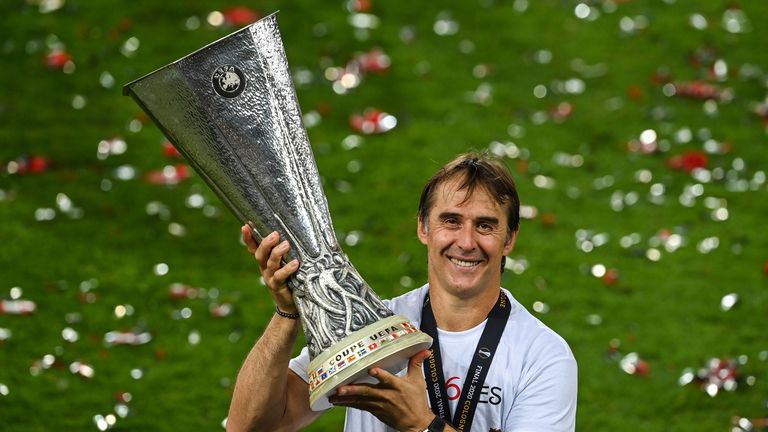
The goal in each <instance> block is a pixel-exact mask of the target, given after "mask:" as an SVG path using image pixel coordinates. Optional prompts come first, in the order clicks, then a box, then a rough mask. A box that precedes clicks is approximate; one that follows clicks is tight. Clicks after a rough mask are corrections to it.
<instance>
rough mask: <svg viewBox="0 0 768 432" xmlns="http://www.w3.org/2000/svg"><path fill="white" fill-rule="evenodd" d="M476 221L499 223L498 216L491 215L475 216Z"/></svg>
mask: <svg viewBox="0 0 768 432" xmlns="http://www.w3.org/2000/svg"><path fill="white" fill-rule="evenodd" d="M477 222H478V223H488V224H492V225H498V224H499V218H497V217H493V216H480V217H479V218H477Z"/></svg>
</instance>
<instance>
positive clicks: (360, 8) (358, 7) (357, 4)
mask: <svg viewBox="0 0 768 432" xmlns="http://www.w3.org/2000/svg"><path fill="white" fill-rule="evenodd" d="M347 4H348V5H349V9H350V10H351V11H353V12H370V11H371V7H372V6H373V2H372V1H371V0H350V1H349V3H347Z"/></svg>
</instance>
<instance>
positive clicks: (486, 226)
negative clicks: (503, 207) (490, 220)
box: [477, 223, 493, 232]
mask: <svg viewBox="0 0 768 432" xmlns="http://www.w3.org/2000/svg"><path fill="white" fill-rule="evenodd" d="M477 229H479V230H480V231H481V232H490V231H493V225H491V224H487V223H482V224H480V225H478V226H477Z"/></svg>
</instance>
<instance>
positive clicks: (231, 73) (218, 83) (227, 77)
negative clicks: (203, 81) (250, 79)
mask: <svg viewBox="0 0 768 432" xmlns="http://www.w3.org/2000/svg"><path fill="white" fill-rule="evenodd" d="M211 82H212V83H213V89H214V90H216V93H218V94H219V96H224V97H226V98H233V97H237V96H239V95H240V93H242V92H243V90H244V89H245V75H243V72H242V71H241V70H240V69H238V68H237V67H236V66H233V65H224V66H219V67H218V68H216V70H215V71H214V72H213V76H212V77H211Z"/></svg>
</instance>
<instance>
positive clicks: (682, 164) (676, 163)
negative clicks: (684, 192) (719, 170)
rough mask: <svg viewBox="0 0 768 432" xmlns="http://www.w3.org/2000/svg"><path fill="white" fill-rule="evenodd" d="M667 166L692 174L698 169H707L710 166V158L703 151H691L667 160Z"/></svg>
mask: <svg viewBox="0 0 768 432" xmlns="http://www.w3.org/2000/svg"><path fill="white" fill-rule="evenodd" d="M667 164H668V165H669V166H670V168H672V169H676V170H682V171H688V172H691V171H693V170H695V169H697V168H706V167H707V165H708V164H709V157H707V155H706V154H705V153H704V152H701V151H689V152H687V153H683V154H681V155H677V156H672V157H671V158H669V160H667Z"/></svg>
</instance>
